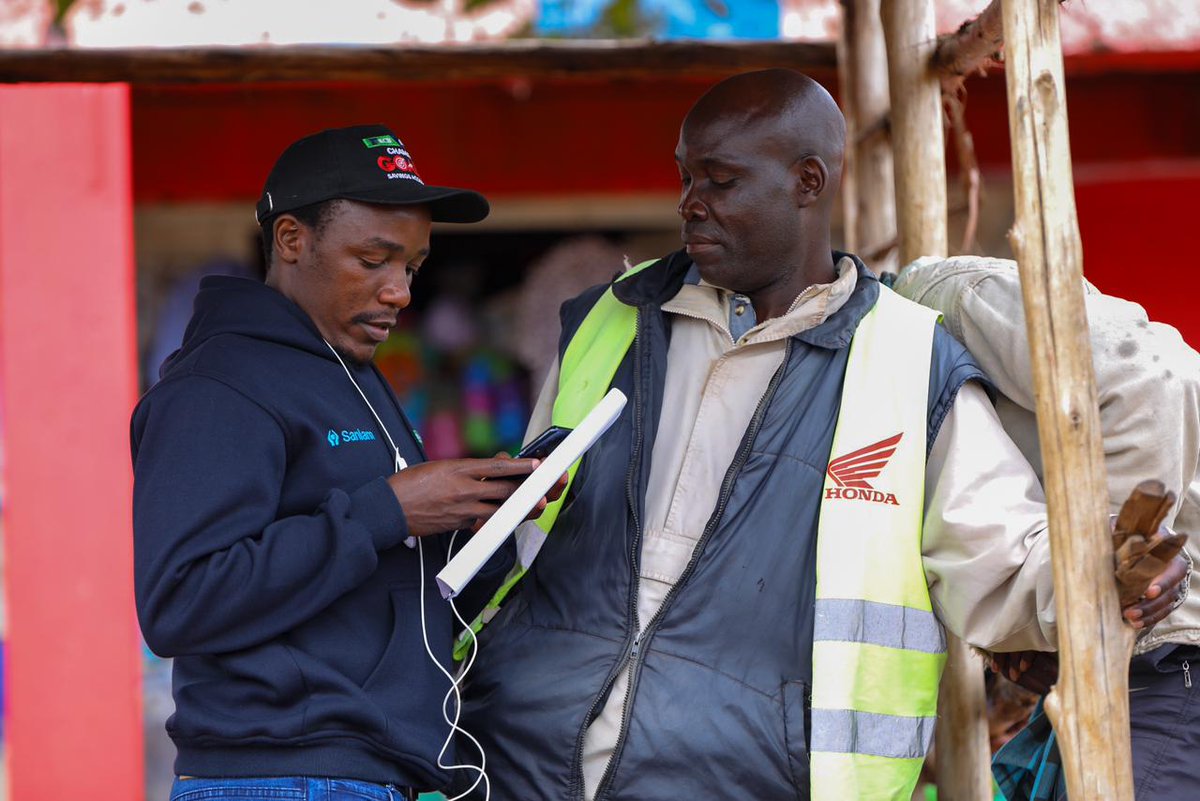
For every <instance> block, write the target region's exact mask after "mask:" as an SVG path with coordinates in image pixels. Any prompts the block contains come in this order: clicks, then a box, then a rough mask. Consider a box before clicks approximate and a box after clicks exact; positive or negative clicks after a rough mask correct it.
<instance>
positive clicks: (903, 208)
mask: <svg viewBox="0 0 1200 801" xmlns="http://www.w3.org/2000/svg"><path fill="white" fill-rule="evenodd" d="M881 10H882V14H883V30H884V37H885V39H886V41H887V59H888V73H889V81H890V94H891V99H892V142H893V146H894V149H895V168H896V220H897V223H898V227H899V237H900V264H908V263H909V262H911V261H913V260H914V259H916V258H917V257H919V256H945V255H946V254H947V244H946V243H947V234H946V159H945V155H944V152H945V139H944V137H943V134H942V106H941V87H940V86H939V84H938V79H937V76H936V75H935V74H934V72H933V70H932V69H931V68H930V58H931V56H932V55H933V48H934V46H935V44H936V42H937V37H936V35H935V30H934V19H933V3H932V2H930V0H889V1H888V2H886V3H883V4H882V9H881Z"/></svg>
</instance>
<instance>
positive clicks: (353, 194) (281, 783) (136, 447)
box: [131, 126, 545, 801]
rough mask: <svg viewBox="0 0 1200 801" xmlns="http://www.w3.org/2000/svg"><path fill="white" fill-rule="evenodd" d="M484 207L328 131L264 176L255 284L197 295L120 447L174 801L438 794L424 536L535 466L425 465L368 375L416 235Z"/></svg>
mask: <svg viewBox="0 0 1200 801" xmlns="http://www.w3.org/2000/svg"><path fill="white" fill-rule="evenodd" d="M487 213H488V204H487V201H486V200H485V199H484V198H483V197H482V196H481V195H479V194H477V193H475V192H470V191H466V190H462V189H450V188H445V187H434V186H426V185H425V183H424V182H423V181H422V180H421V178H420V176H419V175H418V173H417V171H416V169H415V168H414V166H413V163H412V157H411V155H410V154H409V152H408V150H407V149H406V147H405V146H404V144H403V143H402V142H401V141H400V139H399V138H397V137H396V135H395V134H394V133H393V132H392V131H390V130H388V129H387V128H384V127H382V126H359V127H354V128H344V129H339V130H331V131H324V132H321V133H318V134H314V135H312V136H309V137H306V138H304V139H301V140H300V141H298V142H295V143H294V144H292V145H291V146H290V147H289V148H288V149H287V150H285V151H284V153H283V155H281V156H280V158H279V160H278V161H277V162H276V164H275V167H274V168H273V169H272V171H271V173H270V175H269V176H268V178H267V182H266V186H265V188H264V191H263V195H262V199H261V200H260V201H259V203H258V207H257V218H258V221H259V223H260V224H261V226H262V230H263V239H264V248H265V251H266V254H267V277H266V282H265V284H263V283H258V282H255V281H249V280H245V279H240V278H231V277H209V278H206V279H205V280H204V282H203V283H202V284H201V289H200V293H199V295H198V297H197V299H196V306H195V313H194V315H193V317H192V320H191V322H190V324H189V325H188V329H187V332H186V334H185V337H184V342H183V346H182V347H181V348H180V349H179V350H178V351H177V352H176V353H174V354H173V355H172V356H171V358H170V359H168V360H167V362H166V363H165V364H164V365H163V368H162V371H161V374H162V379H161V380H160V381H159V382H158V384H156V385H155V387H154V388H153V389H152V390H150V391H149V392H148V393H147V394H146V395H145V396H144V397H143V398H142V399H141V401H140V403H139V404H138V406H137V408H136V410H135V411H134V414H133V421H132V432H131V447H132V453H133V462H134V471H135V483H134V545H135V566H136V592H137V607H138V615H139V619H140V621H141V625H142V631H143V633H144V635H145V639H146V642H147V643H148V644H149V646H150V647H151V648H152V649H153V650H154V651H155V652H156V653H158V654H161V655H163V656H173V657H175V662H174V667H173V669H174V676H173V693H174V698H175V705H176V711H175V714H174V715H173V716H172V717H171V718H170V720H168V721H167V730H168V732H169V733H170V735H171V737H172V739H173V740H174V741H175V744H176V747H177V749H178V759H177V760H176V763H175V769H176V773H177V774H178V775H179V776H180V778H179V779H178V780H177V781H176V784H175V788H174V790H173V793H172V797H173V798H181V799H182V798H192V797H195V798H200V797H203V798H205V799H232V798H239V799H241V798H248V797H254V798H298V799H303V798H317V797H319V798H321V799H329V800H330V801H337V800H338V799H351V798H353V799H356V801H357V800H358V799H364V798H365V799H379V801H385V800H389V801H390V800H391V799H399V798H415V797H416V794H417V792H418V790H420V789H426V788H436V787H441V786H444V785H445V784H446V783H447V781H448V780H449V774H448V772H447V770H446V766H448V765H453V764H455V762H456V760H455V758H454V753H453V749H452V748H445V749H443V743H445V742H446V741H447V739H448V735H449V729H450V727H449V725H448V724H447V723H446V722H445V719H444V717H443V712H442V701H443V697H444V696H445V694H446V692H447V691H448V689H449V688H450V679H449V677H448V675H447V674H445V673H444V672H443V671H442V670H441V668H440V667H439V666H438V665H436V664H434V661H433V658H436V660H437V661H438V662H440V663H441V665H442V666H449V665H450V664H451V661H450V658H451V657H450V652H451V640H452V636H453V627H454V621H453V617H452V610H451V609H450V608H448V605H447V604H445V603H444V602H442V601H441V600H440V599H439V598H438V595H437V591H436V589H435V585H434V581H433V576H434V575H435V574H436V573H437V572H438V571H439V570H440V569H441V567H442V566H443V565H444V564H445V562H446V559H447V554H448V551H449V549H450V548H451V547H453V543H452V535H450V534H445V533H444V532H450V531H454V530H456V529H460V528H470V527H471V526H472V525H474V524H476V523H477V522H478V521H480V520H481V519H484V518H486V517H488V516H489V515H490V514H491V512H492V511H493V510H494V509H495V508H496V504H498V503H500V502H502V501H503V500H504V499H505V498H506V497H507V496H508V495H509V494H510V493H511V492H512V491H513V489H514V488H515V487H516V485H517V484H518V483H519V481H520V479H521V478H523V477H524V476H525V475H526V474H528V473H529V472H530V471H531V470H532V469H533V467H534V466H536V462H534V461H533V460H527V459H522V460H513V459H508V458H495V459H457V460H447V461H437V462H427V461H425V457H424V454H423V452H422V449H421V443H420V438H419V437H418V436H417V434H416V432H415V431H414V430H413V428H412V425H411V424H410V423H409V422H408V420H407V418H406V417H405V415H404V412H403V410H402V409H401V408H400V405H399V404H398V402H397V400H396V397H395V395H394V394H393V393H392V392H391V390H390V388H389V387H388V385H387V383H386V382H385V381H384V379H383V377H382V376H381V375H380V373H379V371H378V370H377V369H376V368H375V367H374V365H373V364H372V363H371V358H372V356H373V355H374V352H375V348H376V347H377V346H378V345H379V343H380V342H382V341H384V340H385V339H387V337H388V334H389V331H390V330H391V328H392V327H393V326H394V325H395V324H396V319H397V315H398V314H399V313H400V311H401V310H402V309H403V308H404V307H405V306H407V305H408V302H409V299H410V290H411V284H412V280H413V278H414V277H415V276H416V275H417V273H418V272H419V271H420V269H421V265H422V263H423V262H424V261H425V258H426V256H427V255H428V254H429V234H430V224H431V222H433V221H449V222H476V221H478V220H481V219H483V218H484V217H485V216H486V215H487ZM484 478H486V479H489V480H487V481H481V479H484ZM544 503H545V501H544V500H543V501H542V504H539V506H541V505H544ZM535 513H536V510H535ZM406 541H407V544H408V545H409V547H405V544H406ZM459 544H460V545H461V542H460V543H459ZM511 560H512V554H511V552H501V557H500V558H497V559H495V560H494V563H493V564H492V565H489V566H488V568H486V569H485V571H484V572H482V573H481V574H480V578H479V580H478V581H477V582H476V586H475V587H474V588H473V589H474V592H468V593H466V594H465V595H464V596H463V597H462V598H461V599H460V614H462V615H464V616H469V615H473V614H474V613H475V611H476V607H478V606H479V605H480V602H481V601H482V600H483V599H484V598H485V597H486V596H487V594H488V593H489V592H490V591H491V590H492V589H493V586H491V585H492V583H493V581H499V580H500V579H501V578H502V577H503V575H504V572H505V571H506V570H507V569H508V566H509V564H511ZM431 657H432V658H431ZM443 751H444V752H443ZM197 793H198V794H197Z"/></svg>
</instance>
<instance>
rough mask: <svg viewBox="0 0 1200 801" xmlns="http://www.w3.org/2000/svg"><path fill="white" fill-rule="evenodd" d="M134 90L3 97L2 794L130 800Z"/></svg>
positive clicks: (134, 784)
mask: <svg viewBox="0 0 1200 801" xmlns="http://www.w3.org/2000/svg"><path fill="white" fill-rule="evenodd" d="M132 203H133V200H132V192H131V180H130V151H129V88H128V87H127V86H124V85H111V86H77V85H45V86H9V87H0V393H2V407H0V408H2V409H3V414H4V419H3V426H4V429H3V436H4V440H3V444H4V448H5V455H4V464H5V476H4V481H5V494H4V498H3V504H4V508H3V513H4V549H5V564H4V577H5V580H6V583H7V591H8V619H9V624H8V670H7V686H6V687H5V694H6V695H5V698H6V701H7V707H8V721H7V723H8V725H7V727H6V732H7V741H8V749H9V773H10V779H11V797H12V798H16V799H31V800H32V799H51V798H71V797H75V796H77V795H79V794H81V793H82V794H83V795H86V796H87V797H89V798H96V799H106V800H107V799H112V801H130V799H134V801H140V799H141V798H142V796H143V789H142V761H143V757H142V733H141V725H142V724H141V681H140V671H139V662H140V660H139V640H138V633H137V624H136V619H135V614H134V607H133V546H132V534H131V522H130V493H131V488H132V475H131V468H130V462H129V439H128V420H129V412H130V409H131V408H132V405H133V402H134V400H135V396H136V391H137V373H136V320H135V316H134V309H135V301H134V272H133V264H134V262H133V225H132V216H133V215H132Z"/></svg>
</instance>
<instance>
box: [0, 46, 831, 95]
mask: <svg viewBox="0 0 1200 801" xmlns="http://www.w3.org/2000/svg"><path fill="white" fill-rule="evenodd" d="M766 67H791V68H795V69H800V70H805V71H812V70H836V69H837V54H836V47H835V45H834V43H833V42H777V41H762V42H704V41H657V40H647V39H639V40H563V41H553V40H551V41H546V40H537V39H528V40H513V41H508V42H503V43H498V44H471V45H396V46H390V47H373V46H357V45H355V46H345V47H337V46H329V45H289V46H269V47H186V48H115V49H99V48H97V49H74V48H59V49H43V50H0V83H20V82H51V83H130V84H143V83H153V84H163V83H178V84H195V83H252V82H329V81H355V82H371V81H465V80H493V79H500V78H511V77H527V78H597V79H611V78H637V77H644V76H655V77H665V76H680V75H697V76H711V75H722V74H728V73H730V72H737V71H742V70H752V69H762V68H766Z"/></svg>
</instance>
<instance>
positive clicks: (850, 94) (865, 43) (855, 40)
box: [838, 0, 899, 273]
mask: <svg viewBox="0 0 1200 801" xmlns="http://www.w3.org/2000/svg"><path fill="white" fill-rule="evenodd" d="M842 20H843V24H842V39H841V53H842V54H843V55H842V58H841V68H840V69H839V70H838V75H839V78H840V80H841V86H842V109H843V111H844V112H845V114H846V124H847V125H846V127H847V130H846V140H847V154H846V165H847V168H848V175H845V176H843V181H842V185H843V191H842V207H843V210H844V217H843V220H844V224H845V228H846V242H847V247H848V248H849V249H850V250H852V251H854V252H856V253H858V254H859V255H860V256H862V257H864V258H866V257H867V254H876V253H879V252H880V251H881V250H882V251H883V253H882V255H881V256H878V257H876V258H872V259H871V260H870V261H868V262H867V266H868V267H870V268H871V269H872V270H874V271H875V272H876V273H880V272H885V271H886V272H893V273H894V272H896V271H897V269H898V267H899V265H898V263H897V262H898V259H897V256H896V252H895V249H894V248H888V249H884V246H885V245H887V244H888V243H890V242H893V241H894V240H895V239H896V176H895V169H894V165H893V161H892V143H891V138H890V136H889V133H888V127H889V126H888V115H889V114H890V112H891V99H890V97H889V95H888V72H887V49H886V47H885V45H884V40H883V26H882V23H881V21H880V17H879V0H842Z"/></svg>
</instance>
